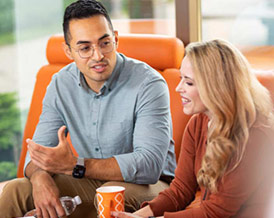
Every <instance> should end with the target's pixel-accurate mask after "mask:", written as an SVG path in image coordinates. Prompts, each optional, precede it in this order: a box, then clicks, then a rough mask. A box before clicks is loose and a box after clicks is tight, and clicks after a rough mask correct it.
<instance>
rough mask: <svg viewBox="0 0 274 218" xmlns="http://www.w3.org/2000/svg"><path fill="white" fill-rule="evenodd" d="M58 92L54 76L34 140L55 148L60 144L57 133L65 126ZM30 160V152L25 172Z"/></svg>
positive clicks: (45, 98)
mask: <svg viewBox="0 0 274 218" xmlns="http://www.w3.org/2000/svg"><path fill="white" fill-rule="evenodd" d="M58 92H59V90H58V89H57V88H56V77H55V76H53V79H52V81H51V83H50V84H49V86H48V87H47V91H46V94H45V97H44V99H43V107H42V113H41V115H40V118H39V122H38V124H37V126H36V129H35V132H34V135H33V138H32V140H33V141H34V142H35V143H37V144H41V145H43V146H49V147H54V146H56V145H57V144H58V142H59V140H58V135H57V132H58V129H59V128H60V127H61V126H63V125H65V123H64V121H63V119H62V117H61V115H60V113H59V112H58V106H57V100H56V99H57V98H56V95H57V94H58ZM30 160H31V159H30V156H29V152H27V155H26V160H25V166H24V170H25V168H26V166H27V165H28V163H29V162H30Z"/></svg>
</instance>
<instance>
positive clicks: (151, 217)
mask: <svg viewBox="0 0 274 218" xmlns="http://www.w3.org/2000/svg"><path fill="white" fill-rule="evenodd" d="M148 218H156V216H149V217H148Z"/></svg>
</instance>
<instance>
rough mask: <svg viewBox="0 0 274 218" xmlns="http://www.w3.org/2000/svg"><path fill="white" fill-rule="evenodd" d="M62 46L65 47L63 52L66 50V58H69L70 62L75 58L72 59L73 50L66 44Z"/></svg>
mask: <svg viewBox="0 0 274 218" xmlns="http://www.w3.org/2000/svg"><path fill="white" fill-rule="evenodd" d="M62 46H63V50H64V52H65V54H66V56H67V57H68V58H69V59H70V60H73V57H72V55H71V49H70V47H69V46H68V45H67V44H66V43H65V42H63V43H62Z"/></svg>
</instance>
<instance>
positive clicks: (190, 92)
mask: <svg viewBox="0 0 274 218" xmlns="http://www.w3.org/2000/svg"><path fill="white" fill-rule="evenodd" d="M180 71H181V78H182V79H181V81H180V83H179V85H178V86H177V88H176V91H177V92H179V93H180V95H181V98H182V103H183V108H184V109H183V110H184V113H185V114H187V115H193V114H197V113H203V112H205V113H206V112H207V108H206V107H205V105H204V104H203V102H202V100H201V98H200V94H199V92H198V88H197V86H196V84H195V80H194V72H193V70H192V66H191V63H190V61H189V59H188V57H185V58H184V60H183V62H182V66H181V70H180Z"/></svg>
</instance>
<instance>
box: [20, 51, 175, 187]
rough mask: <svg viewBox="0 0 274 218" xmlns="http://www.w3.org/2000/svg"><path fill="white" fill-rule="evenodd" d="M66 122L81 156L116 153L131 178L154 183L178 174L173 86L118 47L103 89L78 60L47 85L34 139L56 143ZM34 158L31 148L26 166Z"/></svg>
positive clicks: (106, 155) (127, 176)
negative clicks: (92, 86)
mask: <svg viewBox="0 0 274 218" xmlns="http://www.w3.org/2000/svg"><path fill="white" fill-rule="evenodd" d="M62 125H66V126H67V129H68V131H69V133H70V136H71V141H72V144H73V146H74V148H75V149H76V151H77V153H78V154H79V156H80V157H84V158H100V159H101V158H110V157H114V158H116V160H117V162H118V164H119V167H120V169H121V172H122V176H123V178H124V180H125V181H126V182H132V183H137V184H152V183H156V182H157V181H158V179H159V177H160V175H168V176H174V169H175V155H174V144H173V140H172V125H171V115H170V109H169V92H168V87H167V84H166V82H165V80H164V79H163V78H162V76H161V75H160V74H159V73H158V72H157V71H155V70H154V69H152V68H151V67H150V66H148V65H147V64H145V63H143V62H140V61H137V60H134V59H130V58H127V57H125V56H124V55H122V54H119V53H117V62H116V66H115V69H114V71H113V72H112V74H111V76H110V78H109V79H108V80H107V81H106V82H105V84H104V85H103V87H102V88H101V90H100V92H99V93H95V92H93V91H92V90H91V89H90V88H89V87H88V85H87V83H86V81H85V79H84V76H83V74H82V73H81V72H80V71H79V69H78V68H77V66H76V64H75V63H71V64H69V65H67V66H66V67H64V68H63V69H61V70H60V71H59V72H58V73H56V74H55V75H54V76H53V78H52V81H51V83H50V84H49V86H48V88H47V92H46V95H45V98H44V100H43V111H42V114H41V116H40V120H39V123H38V125H37V127H36V131H35V133H34V136H33V140H34V141H35V142H36V143H38V144H42V145H44V146H50V147H53V146H56V145H57V144H58V136H57V131H58V129H59V128H60V127H61V126H62ZM29 161H30V157H29V154H27V158H26V163H25V166H26V165H27V164H28V163H29Z"/></svg>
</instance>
